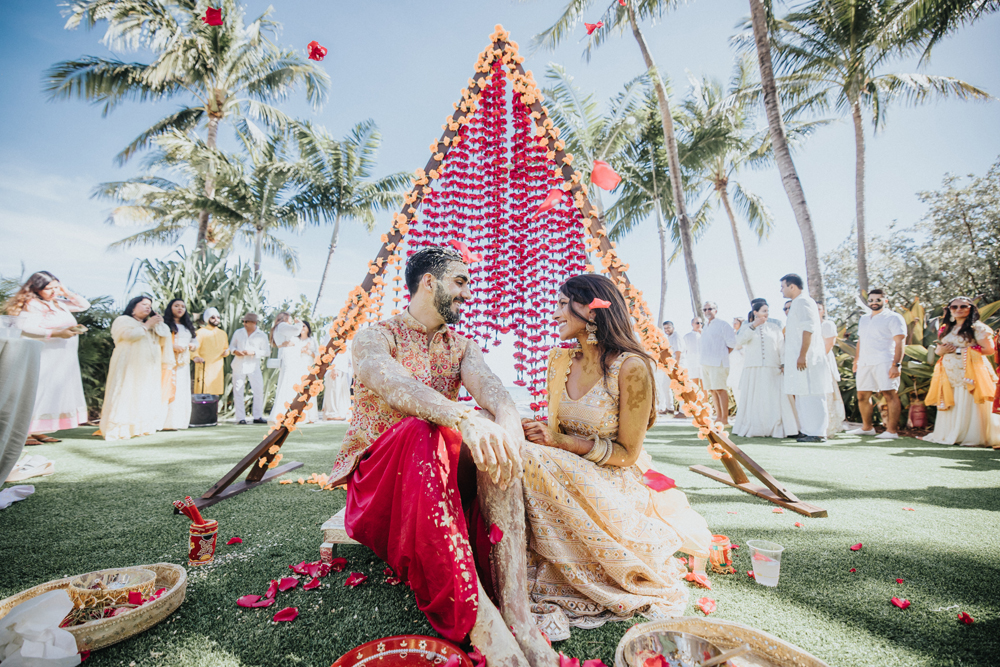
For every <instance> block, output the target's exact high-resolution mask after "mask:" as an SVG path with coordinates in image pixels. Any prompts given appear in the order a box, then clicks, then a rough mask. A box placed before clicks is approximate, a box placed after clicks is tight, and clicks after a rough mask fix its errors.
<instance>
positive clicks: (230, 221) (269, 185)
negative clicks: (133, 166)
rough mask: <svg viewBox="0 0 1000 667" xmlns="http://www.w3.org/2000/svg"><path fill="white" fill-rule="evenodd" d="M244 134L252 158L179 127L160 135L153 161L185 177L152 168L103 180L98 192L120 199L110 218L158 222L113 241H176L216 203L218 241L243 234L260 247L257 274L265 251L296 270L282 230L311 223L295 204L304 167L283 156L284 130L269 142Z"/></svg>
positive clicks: (223, 243) (122, 244) (227, 242)
mask: <svg viewBox="0 0 1000 667" xmlns="http://www.w3.org/2000/svg"><path fill="white" fill-rule="evenodd" d="M243 139H244V145H245V147H246V150H247V157H246V158H241V157H238V156H231V155H226V154H224V153H222V152H220V151H218V150H217V149H211V148H209V147H208V146H207V145H206V144H205V143H204V142H202V141H200V140H192V139H190V138H189V137H187V136H186V135H184V134H181V133H180V132H178V131H176V130H174V131H172V132H169V133H167V134H163V135H161V136H159V137H157V138H156V139H155V140H154V143H155V144H156V145H157V146H158V147H159V151H158V152H157V153H156V154H154V155H153V156H152V157H151V158H150V160H149V161H148V163H149V165H150V166H151V167H154V168H162V169H170V170H174V171H176V172H177V173H178V174H179V175H180V176H181V177H182V179H183V181H182V182H177V181H173V180H170V179H168V178H166V177H164V176H160V175H156V174H152V175H146V176H139V177H136V178H132V179H129V180H127V181H120V182H112V183H102V184H101V185H99V186H98V187H97V188H96V189H95V191H94V196H96V197H99V198H103V199H110V200H112V201H115V202H118V203H119V204H120V205H119V206H118V207H116V208H115V209H114V210H112V212H111V215H110V216H109V218H108V221H109V222H110V223H112V224H115V225H118V226H134V225H135V224H143V225H148V224H152V225H153V226H152V227H151V228H149V229H145V230H143V231H140V232H138V233H136V234H133V235H131V236H129V237H126V238H124V239H122V240H120V241H117V242H115V243H113V244H112V245H111V247H113V248H127V247H133V246H136V245H145V244H163V243H170V244H172V243H176V242H177V241H178V240H179V238H180V236H181V234H182V233H183V232H184V231H186V230H187V229H188V228H190V227H191V225H192V223H193V222H195V221H197V220H198V218H199V216H200V214H201V211H202V210H208V211H209V212H210V213H211V215H212V216H213V219H214V220H215V224H214V225H213V227H212V230H211V231H212V237H211V240H212V242H213V245H215V246H216V248H218V249H219V250H223V251H224V250H227V249H229V248H230V247H232V245H233V243H234V242H235V241H236V240H237V239H239V240H241V241H243V242H244V243H245V244H247V245H249V246H251V247H253V249H254V263H253V270H254V273H259V272H260V263H261V257H262V255H263V254H267V255H269V256H272V257H276V258H278V259H280V260H281V261H282V263H283V264H284V265H285V268H287V269H288V270H289V271H291V272H292V273H295V271H296V269H297V268H298V257H297V254H296V252H295V250H294V249H293V248H292V247H291V246H289V245H288V244H287V243H285V242H284V241H282V240H281V239H279V238H277V237H276V236H275V235H274V231H276V230H277V229H291V230H298V229H301V228H302V226H303V220H304V215H303V213H302V212H301V211H299V210H297V209H296V208H295V207H293V206H291V205H290V200H291V198H292V196H294V195H295V194H297V193H298V187H297V185H296V181H295V178H296V175H297V173H298V167H297V166H296V165H295V164H294V163H291V162H289V161H288V160H287V159H285V158H284V157H283V155H282V148H283V144H284V141H285V140H284V138H283V137H282V136H281V135H280V134H275V135H272V136H271V137H268V138H267V139H266V140H265V143H264V145H263V146H260V145H257V144H255V143H254V142H253V141H251V140H250V139H248V138H246V137H243ZM209 172H211V173H213V174H214V177H215V178H216V181H217V188H216V192H215V194H214V196H213V197H212V198H211V199H209V198H208V197H207V196H206V195H205V192H204V187H203V185H202V184H203V183H204V180H205V174H206V173H209Z"/></svg>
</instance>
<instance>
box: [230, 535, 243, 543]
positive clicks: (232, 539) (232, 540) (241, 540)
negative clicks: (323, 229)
mask: <svg viewBox="0 0 1000 667" xmlns="http://www.w3.org/2000/svg"><path fill="white" fill-rule="evenodd" d="M226 544H243V538H240V537H230V538H229V541H228V542H226Z"/></svg>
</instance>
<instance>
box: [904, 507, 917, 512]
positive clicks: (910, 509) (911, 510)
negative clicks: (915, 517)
mask: <svg viewBox="0 0 1000 667" xmlns="http://www.w3.org/2000/svg"><path fill="white" fill-rule="evenodd" d="M903 509H904V510H906V511H907V512H916V511H917V510H915V509H913V508H912V507H904V508H903Z"/></svg>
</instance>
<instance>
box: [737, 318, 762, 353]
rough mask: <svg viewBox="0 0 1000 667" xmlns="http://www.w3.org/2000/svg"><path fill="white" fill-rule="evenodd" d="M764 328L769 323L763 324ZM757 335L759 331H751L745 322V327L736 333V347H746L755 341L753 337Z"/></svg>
mask: <svg viewBox="0 0 1000 667" xmlns="http://www.w3.org/2000/svg"><path fill="white" fill-rule="evenodd" d="M763 326H765V327H766V326H767V323H766V322H765V323H764V324H763ZM755 333H757V330H756V329H753V330H751V329H750V325H749V324H747V323H746V322H744V323H743V326H741V327H740V330H739V331H738V332H737V333H736V345H737V347H743V346H744V345H746V344H747V343H749V342H750V341H752V340H753V335H754V334H755Z"/></svg>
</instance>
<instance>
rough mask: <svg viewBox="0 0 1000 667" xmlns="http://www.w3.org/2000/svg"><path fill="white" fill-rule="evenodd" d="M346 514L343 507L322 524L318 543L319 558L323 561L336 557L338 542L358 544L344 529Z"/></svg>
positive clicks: (327, 561) (326, 561)
mask: <svg viewBox="0 0 1000 667" xmlns="http://www.w3.org/2000/svg"><path fill="white" fill-rule="evenodd" d="M346 515H347V508H346V507H345V508H344V509H342V510H340V511H339V512H337V513H336V514H334V515H333V516H332V517H330V518H329V519H327V520H326V522H325V523H324V524H323V544H321V545H319V558H320V560H321V561H323V562H324V563H329V562H331V561H333V559H334V558H336V557H337V545H338V544H360V542H358V541H357V540H352V539H351V538H350V537H349V536H348V534H347V530H345V529H344V517H345V516H346Z"/></svg>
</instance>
